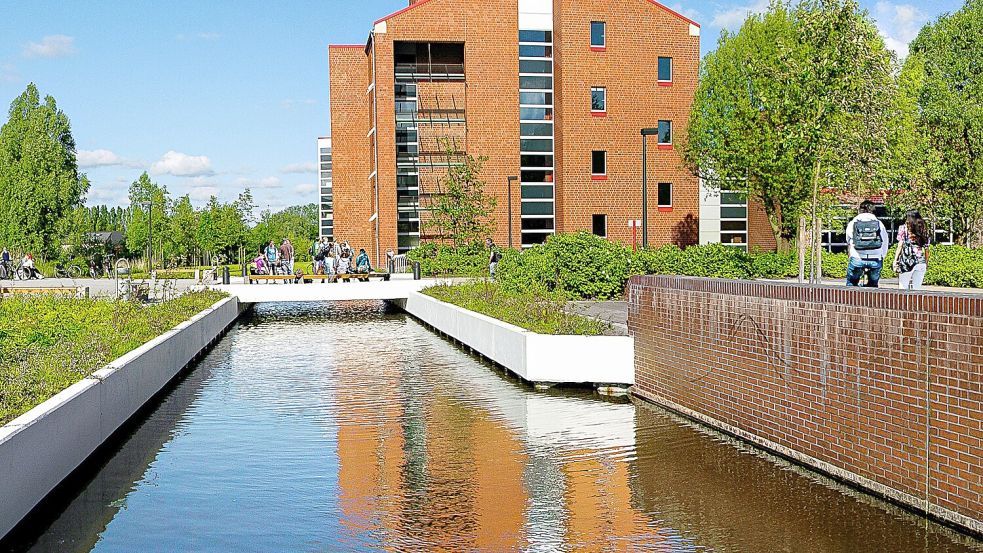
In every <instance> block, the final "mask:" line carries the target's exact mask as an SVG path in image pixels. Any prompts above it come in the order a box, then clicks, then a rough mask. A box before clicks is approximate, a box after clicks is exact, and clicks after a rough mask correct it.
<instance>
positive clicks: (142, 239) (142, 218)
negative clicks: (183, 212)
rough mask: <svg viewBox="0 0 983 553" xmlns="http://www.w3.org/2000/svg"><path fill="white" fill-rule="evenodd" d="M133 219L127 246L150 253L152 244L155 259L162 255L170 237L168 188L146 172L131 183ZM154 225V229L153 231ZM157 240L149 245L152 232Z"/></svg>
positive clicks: (131, 219)
mask: <svg viewBox="0 0 983 553" xmlns="http://www.w3.org/2000/svg"><path fill="white" fill-rule="evenodd" d="M129 198H130V221H129V224H128V225H127V227H126V246H127V249H129V250H130V251H131V252H147V251H148V245H150V246H152V249H153V252H154V254H153V256H154V258H155V259H156V258H158V257H160V256H161V254H162V253H163V250H164V244H165V243H166V241H167V240H168V237H167V232H166V231H167V229H168V226H169V225H168V221H167V219H168V215H167V213H168V204H169V203H170V202H169V196H168V193H167V188H165V187H163V186H160V185H158V184H157V183H155V182H153V181H151V180H150V175H148V174H147V173H146V171H145V172H143V174H141V175H140V177H139V178H138V179H137V180H135V181H133V184H131V185H130V193H129ZM151 224H152V225H153V232H152V233H151V232H150V231H151ZM151 234H152V235H153V240H154V243H153V244H152V245H151V244H149V242H148V241H149V239H150V235H151Z"/></svg>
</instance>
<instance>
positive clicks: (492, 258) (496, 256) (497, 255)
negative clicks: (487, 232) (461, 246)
mask: <svg viewBox="0 0 983 553" xmlns="http://www.w3.org/2000/svg"><path fill="white" fill-rule="evenodd" d="M485 248H487V249H488V252H489V254H488V274H489V276H491V277H492V278H495V271H496V270H497V269H498V261H499V260H500V259H502V253H501V252H499V251H498V246H496V245H495V241H494V240H492V239H491V238H486V239H485Z"/></svg>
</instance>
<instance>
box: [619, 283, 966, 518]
mask: <svg viewBox="0 0 983 553" xmlns="http://www.w3.org/2000/svg"><path fill="white" fill-rule="evenodd" d="M628 299H629V317H628V323H629V328H630V330H631V332H632V334H633V335H634V336H635V382H636V385H635V388H634V390H635V393H636V394H637V395H639V396H641V397H643V398H645V399H648V400H650V401H653V402H655V403H658V404H661V405H663V406H666V407H669V408H671V409H674V410H676V411H680V412H682V413H684V414H687V415H689V416H691V417H693V418H696V419H698V420H701V421H703V422H704V423H707V424H709V425H711V426H715V427H717V428H719V429H722V430H724V431H726V432H729V433H731V434H735V435H737V436H739V437H742V438H745V439H747V440H749V441H751V442H754V443H757V444H758V445H760V446H762V447H765V448H767V449H770V450H772V451H775V452H777V453H779V454H782V455H785V456H787V457H790V458H792V459H795V460H797V461H799V462H802V463H804V464H807V465H811V466H813V467H814V468H817V469H819V470H821V471H823V472H826V473H828V474H831V475H833V476H835V477H838V478H840V479H843V480H846V481H848V482H852V483H854V484H856V485H858V486H861V487H863V488H866V489H867V490H869V491H873V492H875V493H877V494H879V495H882V496H884V497H888V498H890V499H893V500H895V501H898V502H900V503H903V504H906V505H908V506H910V507H912V508H914V509H917V510H920V511H923V512H928V513H930V514H931V515H932V516H934V517H937V518H939V519H942V520H945V521H947V522H950V523H953V524H956V525H958V526H961V527H963V528H964V529H968V530H970V531H972V532H974V533H978V534H979V533H983V496H981V494H983V460H981V459H983V447H981V441H983V426H981V424H983V389H981V380H983V379H981V368H983V296H966V295H956V294H942V293H919V294H915V293H903V292H900V291H897V290H876V291H872V290H863V289H845V288H830V287H822V288H810V287H807V286H799V285H795V284H784V283H766V282H747V281H728V280H713V279H699V278H687V277H667V276H646V277H635V278H632V279H631V281H630V283H629V286H628Z"/></svg>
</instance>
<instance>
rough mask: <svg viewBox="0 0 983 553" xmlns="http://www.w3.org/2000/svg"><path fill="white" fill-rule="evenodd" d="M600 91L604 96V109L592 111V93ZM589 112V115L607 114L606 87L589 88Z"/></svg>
mask: <svg viewBox="0 0 983 553" xmlns="http://www.w3.org/2000/svg"><path fill="white" fill-rule="evenodd" d="M595 90H600V91H601V93H603V94H604V109H594V91H595ZM590 111H591V113H607V112H608V88H607V87H606V86H592V87H590Z"/></svg>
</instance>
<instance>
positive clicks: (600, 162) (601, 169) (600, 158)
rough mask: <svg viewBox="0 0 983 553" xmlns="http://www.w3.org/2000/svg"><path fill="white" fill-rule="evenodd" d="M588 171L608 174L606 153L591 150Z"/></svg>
mask: <svg viewBox="0 0 983 553" xmlns="http://www.w3.org/2000/svg"><path fill="white" fill-rule="evenodd" d="M590 172H591V174H592V175H606V174H608V153H607V152H604V151H599V150H594V151H593V152H591V163H590Z"/></svg>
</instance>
